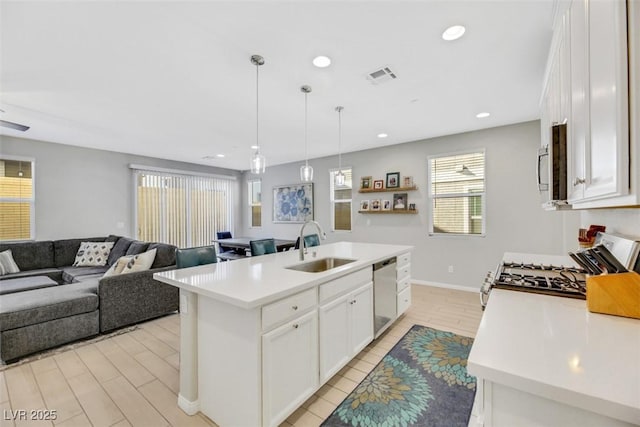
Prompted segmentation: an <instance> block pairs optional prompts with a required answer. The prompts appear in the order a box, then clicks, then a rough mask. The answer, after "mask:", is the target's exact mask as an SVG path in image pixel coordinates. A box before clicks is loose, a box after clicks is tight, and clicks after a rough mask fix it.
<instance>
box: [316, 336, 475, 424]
mask: <svg viewBox="0 0 640 427" xmlns="http://www.w3.org/2000/svg"><path fill="white" fill-rule="evenodd" d="M472 344H473V338H468V337H463V336H461V335H456V334H454V333H451V332H444V331H439V330H437V329H432V328H428V327H426V326H418V325H414V326H413V327H412V328H411V329H410V330H409V332H407V333H406V334H405V336H404V337H402V338H401V339H400V341H399V342H398V343H397V344H396V345H395V346H394V347H393V348H392V349H391V351H389V353H387V355H386V356H385V357H384V358H383V359H382V360H381V361H380V363H378V365H376V367H375V368H374V369H373V370H372V371H371V372H369V374H368V375H367V377H366V378H365V379H364V380H363V381H362V382H361V383H360V384H359V385H358V387H356V389H355V390H354V391H353V392H351V394H349V395H348V396H347V397H346V398H345V400H344V401H342V403H341V404H340V405H339V406H338V407H337V408H336V410H335V411H333V413H332V414H331V415H330V416H329V418H327V419H326V420H325V421H324V422H323V423H322V426H324V427H334V426H350V427H361V426H362V427H380V426H385V427H392V426H403V427H404V426H425V427H426V426H429V427H436V426H443V427H444V426H446V427H453V426H467V424H468V423H469V417H470V415H471V407H472V406H473V399H474V396H475V394H476V379H475V377H473V376H470V375H469V374H468V373H467V368H466V366H467V358H468V356H469V352H470V351H471V345H472Z"/></svg>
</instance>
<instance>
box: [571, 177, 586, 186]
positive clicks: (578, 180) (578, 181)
mask: <svg viewBox="0 0 640 427" xmlns="http://www.w3.org/2000/svg"><path fill="white" fill-rule="evenodd" d="M585 182H587V180H586V179H584V178H576V179H574V180H573V186H574V187H575V186H577V185H580V184H584V183H585Z"/></svg>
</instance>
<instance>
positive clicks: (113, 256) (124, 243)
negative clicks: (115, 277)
mask: <svg viewBox="0 0 640 427" xmlns="http://www.w3.org/2000/svg"><path fill="white" fill-rule="evenodd" d="M133 242H134V240H133V239H130V238H128V237H121V238H119V239H118V241H117V242H116V244H115V245H113V248H111V252H110V253H109V258H107V265H109V266H111V265H113V263H114V262H116V261H117V260H118V259H119V258H120V257H123V256H125V255H126V254H127V249H129V246H131V243H133Z"/></svg>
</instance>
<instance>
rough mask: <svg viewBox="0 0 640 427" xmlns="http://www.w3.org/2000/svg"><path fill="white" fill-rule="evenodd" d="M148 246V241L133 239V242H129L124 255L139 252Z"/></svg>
mask: <svg viewBox="0 0 640 427" xmlns="http://www.w3.org/2000/svg"><path fill="white" fill-rule="evenodd" d="M148 247H149V243H148V242H141V241H139V240H134V241H133V242H131V245H130V246H129V249H127V253H125V255H138V254H141V253H142V252H145V251H146V250H147V248H148Z"/></svg>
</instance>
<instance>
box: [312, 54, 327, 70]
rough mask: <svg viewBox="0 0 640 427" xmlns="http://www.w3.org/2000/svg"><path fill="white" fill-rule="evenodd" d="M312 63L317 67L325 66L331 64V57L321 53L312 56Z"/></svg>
mask: <svg viewBox="0 0 640 427" xmlns="http://www.w3.org/2000/svg"><path fill="white" fill-rule="evenodd" d="M313 65H315V66H316V67H318V68H326V67H328V66H329V65H331V58H329V57H328V56H323V55H320V56H316V57H315V58H313Z"/></svg>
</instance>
